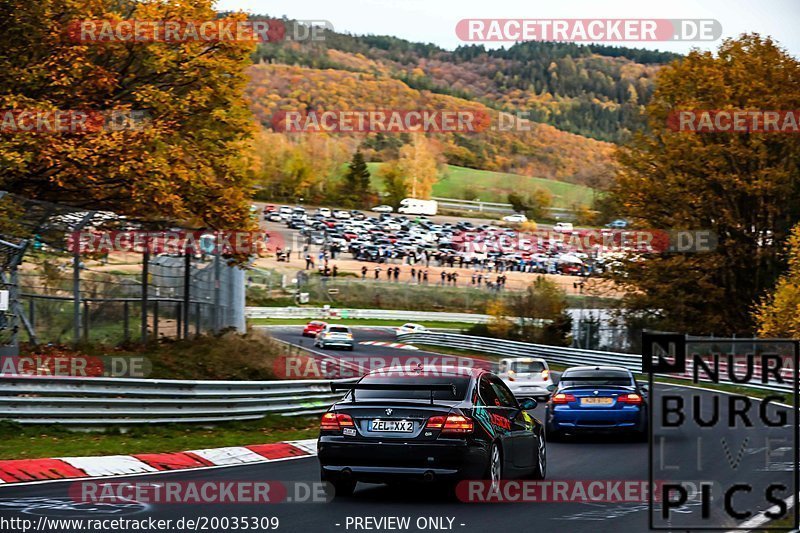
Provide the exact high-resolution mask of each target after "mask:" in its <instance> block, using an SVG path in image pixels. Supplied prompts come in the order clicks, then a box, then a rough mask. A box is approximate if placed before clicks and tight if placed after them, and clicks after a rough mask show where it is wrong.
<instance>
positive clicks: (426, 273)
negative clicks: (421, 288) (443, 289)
mask: <svg viewBox="0 0 800 533" xmlns="http://www.w3.org/2000/svg"><path fill="white" fill-rule="evenodd" d="M422 281H423V282H424V283H425V285H427V284H428V269H427V268H426V269H425V272H424V273H423V274H422Z"/></svg>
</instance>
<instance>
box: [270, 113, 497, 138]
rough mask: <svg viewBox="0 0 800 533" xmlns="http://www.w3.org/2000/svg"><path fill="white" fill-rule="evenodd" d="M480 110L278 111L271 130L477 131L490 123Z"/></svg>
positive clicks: (305, 131)
mask: <svg viewBox="0 0 800 533" xmlns="http://www.w3.org/2000/svg"><path fill="white" fill-rule="evenodd" d="M490 122H491V118H490V117H489V114H488V113H487V112H484V111H480V110H472V109H461V110H458V109H456V110H442V109H410V110H409V109H371V110H370V109H360V110H358V109H339V110H335V109H334V110H326V111H278V112H276V113H275V114H274V115H273V116H272V129H273V130H275V131H278V132H286V133H411V132H425V133H445V132H455V133H475V132H480V131H484V130H486V129H487V128H488V127H489V126H490Z"/></svg>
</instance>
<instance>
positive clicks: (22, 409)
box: [0, 374, 342, 426]
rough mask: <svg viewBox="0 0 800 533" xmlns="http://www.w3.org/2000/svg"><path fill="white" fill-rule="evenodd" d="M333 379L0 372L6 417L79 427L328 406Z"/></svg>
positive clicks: (254, 415)
mask: <svg viewBox="0 0 800 533" xmlns="http://www.w3.org/2000/svg"><path fill="white" fill-rule="evenodd" d="M341 396H342V394H340V393H332V392H331V381H329V380H297V381H289V380H286V381H195V380H164V379H127V378H75V377H63V376H29V375H16V374H14V375H8V374H5V375H0V419H5V420H13V421H15V422H19V423H22V424H64V425H73V426H98V425H126V424H158V423H185V422H192V423H202V422H226V421H232V420H256V419H259V418H262V417H263V416H265V415H269V414H279V415H282V416H301V415H314V414H319V413H322V412H325V411H326V410H327V408H328V407H329V406H330V405H331V404H332V403H333V402H335V401H336V400H338V399H339V398H341Z"/></svg>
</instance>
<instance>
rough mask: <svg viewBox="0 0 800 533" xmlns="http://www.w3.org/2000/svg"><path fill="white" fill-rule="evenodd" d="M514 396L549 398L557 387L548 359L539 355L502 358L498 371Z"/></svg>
mask: <svg viewBox="0 0 800 533" xmlns="http://www.w3.org/2000/svg"><path fill="white" fill-rule="evenodd" d="M497 375H498V376H499V377H500V379H502V380H503V382H505V384H506V385H508V388H509V389H511V392H513V393H514V396H518V397H524V396H533V397H534V398H540V399H545V400H546V399H547V398H549V397H550V391H551V390H552V389H553V388H555V387H554V385H553V380H552V379H551V377H550V367H549V366H548V365H547V361H545V360H544V359H541V358H538V357H524V358H517V357H507V358H505V359H501V360H500V363H499V367H498V371H497Z"/></svg>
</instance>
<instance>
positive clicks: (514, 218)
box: [503, 213, 528, 223]
mask: <svg viewBox="0 0 800 533" xmlns="http://www.w3.org/2000/svg"><path fill="white" fill-rule="evenodd" d="M503 221H504V222H516V223H521V222H527V221H528V217H526V216H525V215H523V214H522V213H514V214H513V215H508V216H504V217H503Z"/></svg>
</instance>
